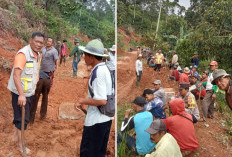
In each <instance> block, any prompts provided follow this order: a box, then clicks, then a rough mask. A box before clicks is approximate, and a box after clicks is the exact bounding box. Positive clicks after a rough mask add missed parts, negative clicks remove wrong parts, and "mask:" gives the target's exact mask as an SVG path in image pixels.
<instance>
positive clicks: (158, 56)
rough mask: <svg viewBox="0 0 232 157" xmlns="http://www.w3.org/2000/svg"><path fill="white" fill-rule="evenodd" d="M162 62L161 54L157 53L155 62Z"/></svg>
mask: <svg viewBox="0 0 232 157" xmlns="http://www.w3.org/2000/svg"><path fill="white" fill-rule="evenodd" d="M161 62H162V56H161V55H157V63H158V64H160V63H161Z"/></svg>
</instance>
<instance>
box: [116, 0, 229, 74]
mask: <svg viewBox="0 0 232 157" xmlns="http://www.w3.org/2000/svg"><path fill="white" fill-rule="evenodd" d="M190 4H191V6H190V7H189V8H188V9H187V10H186V9H185V8H184V7H183V6H180V5H179V4H178V0H174V1H173V2H170V1H169V0H163V1H162V9H161V16H160V24H159V30H158V33H157V34H156V27H157V19H158V15H159V8H160V3H159V1H158V0H155V1H154V0H146V1H142V0H133V1H127V0H118V10H117V16H118V20H117V22H118V27H121V28H124V29H126V30H129V29H128V28H130V29H134V30H135V32H136V34H139V35H141V36H142V39H141V42H142V44H143V46H144V47H150V48H152V49H153V50H156V49H158V48H161V49H162V50H163V52H168V51H170V50H176V52H177V53H178V55H179V63H180V64H181V65H183V66H185V65H190V60H191V57H192V56H193V53H194V52H195V51H197V52H198V54H199V58H200V61H201V62H203V63H204V67H201V68H200V69H201V70H206V69H203V68H206V67H205V65H206V63H207V64H208V63H209V62H210V61H212V60H216V61H217V62H218V63H219V68H223V69H225V70H226V71H227V72H228V73H231V74H232V68H231V67H232V62H231V58H232V49H231V45H232V27H231V25H232V24H231V21H232V12H231V10H232V1H231V0H216V1H211V0H190ZM175 10H178V11H177V13H176V12H175ZM131 27H132V28H131ZM128 32H130V31H128ZM155 36H157V37H156V38H155ZM121 45H122V44H121ZM132 45H133V43H131V44H130V45H129V46H128V47H130V46H132ZM119 46H120V43H119ZM168 56H170V55H168ZM200 64H201V63H200ZM207 68H208V67H207Z"/></svg>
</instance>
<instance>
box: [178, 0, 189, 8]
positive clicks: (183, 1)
mask: <svg viewBox="0 0 232 157" xmlns="http://www.w3.org/2000/svg"><path fill="white" fill-rule="evenodd" d="M179 4H180V5H182V6H184V7H185V8H186V10H187V9H188V8H189V7H190V0H179Z"/></svg>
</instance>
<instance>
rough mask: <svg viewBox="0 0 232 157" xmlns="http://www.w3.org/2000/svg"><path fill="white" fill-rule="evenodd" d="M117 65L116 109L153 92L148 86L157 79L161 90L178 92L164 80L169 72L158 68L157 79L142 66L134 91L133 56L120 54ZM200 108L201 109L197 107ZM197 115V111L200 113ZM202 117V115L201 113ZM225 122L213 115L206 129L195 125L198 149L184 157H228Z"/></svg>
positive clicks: (203, 125)
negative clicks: (138, 82) (144, 92)
mask: <svg viewBox="0 0 232 157" xmlns="http://www.w3.org/2000/svg"><path fill="white" fill-rule="evenodd" d="M119 51H120V54H121V56H120V57H118V61H117V63H118V64H117V69H118V71H117V76H118V80H117V90H118V91H117V94H118V100H117V101H118V106H119V107H120V106H122V105H123V104H125V103H130V102H131V101H132V100H133V99H134V98H135V97H137V96H139V95H141V94H142V93H143V90H144V89H145V88H153V85H152V82H153V81H154V80H155V79H157V78H159V79H160V80H161V81H162V86H163V87H164V88H174V89H175V91H176V92H177V91H178V84H177V83H175V82H173V81H170V80H169V79H168V77H167V75H168V74H170V73H171V72H170V71H169V69H168V68H167V69H164V68H162V70H161V74H160V76H159V77H158V76H157V75H153V73H154V71H153V69H152V68H149V67H148V66H147V65H146V62H143V63H144V64H143V65H144V68H143V70H144V71H143V75H142V80H141V84H140V88H137V87H136V84H135V83H136V75H135V61H136V52H128V53H126V52H122V51H121V50H120V49H119ZM198 106H199V108H201V105H198ZM200 112H201V111H200ZM201 114H202V112H201ZM224 122H225V120H223V119H222V118H221V115H220V114H219V113H217V112H215V118H214V119H209V121H208V122H207V124H208V125H209V127H206V125H205V124H206V123H203V122H198V123H197V124H195V133H196V137H197V139H198V142H199V144H200V145H199V147H198V148H197V149H196V150H195V151H194V153H192V154H190V155H189V156H188V157H195V156H199V157H223V156H232V150H231V147H230V146H231V141H229V139H228V137H227V136H226V131H225V126H224V125H223V124H224Z"/></svg>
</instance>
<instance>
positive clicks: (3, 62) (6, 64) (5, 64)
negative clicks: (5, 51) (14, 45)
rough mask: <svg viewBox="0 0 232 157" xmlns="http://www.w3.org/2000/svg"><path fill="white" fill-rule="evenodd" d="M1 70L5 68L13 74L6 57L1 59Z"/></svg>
mask: <svg viewBox="0 0 232 157" xmlns="http://www.w3.org/2000/svg"><path fill="white" fill-rule="evenodd" d="M0 68H3V69H4V70H5V71H7V72H8V73H10V72H11V67H10V62H9V61H8V60H7V59H6V58H5V57H2V58H1V59H0Z"/></svg>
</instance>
